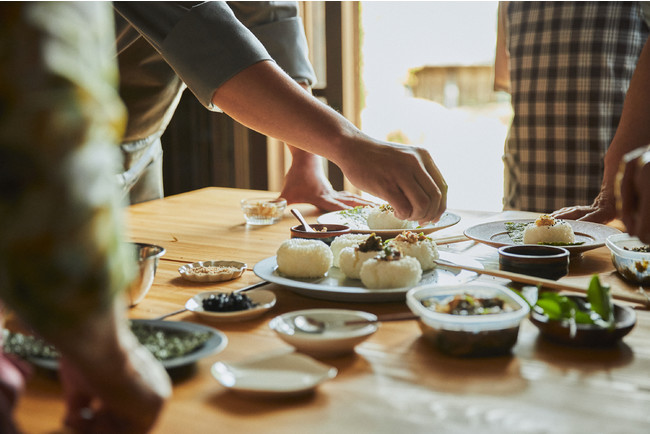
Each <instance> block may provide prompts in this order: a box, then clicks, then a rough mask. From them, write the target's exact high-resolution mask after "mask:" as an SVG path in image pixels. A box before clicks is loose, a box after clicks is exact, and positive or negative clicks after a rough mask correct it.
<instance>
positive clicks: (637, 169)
mask: <svg viewBox="0 0 650 434" xmlns="http://www.w3.org/2000/svg"><path fill="white" fill-rule="evenodd" d="M618 179H619V187H618V189H617V190H618V191H620V214H621V218H622V220H623V223H624V224H625V227H626V229H627V231H628V233H629V234H630V235H636V236H638V237H639V239H640V240H641V241H643V242H644V243H650V146H647V147H644V148H640V149H637V150H635V151H632V152H629V153H628V154H626V155H625V156H624V157H623V162H622V163H621V169H620V171H619V178H618Z"/></svg>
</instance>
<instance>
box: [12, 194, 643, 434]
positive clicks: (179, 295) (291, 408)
mask: <svg viewBox="0 0 650 434" xmlns="http://www.w3.org/2000/svg"><path fill="white" fill-rule="evenodd" d="M267 194H268V193H267ZM257 195H260V192H256V191H250V190H238V189H220V188H208V189H203V190H198V191H195V192H191V193H186V194H181V195H177V196H172V197H168V198H166V199H163V200H159V201H153V202H148V203H144V204H139V205H135V206H132V207H130V208H129V209H128V219H129V227H130V232H129V234H130V236H131V237H132V239H133V240H134V241H141V242H148V243H154V244H158V245H161V246H164V247H165V248H166V249H167V253H166V254H165V256H164V257H163V258H162V260H161V262H160V266H159V269H158V273H157V275H156V279H155V282H154V284H153V287H152V289H151V291H150V293H149V294H148V295H147V297H146V298H145V299H144V301H142V302H141V303H140V304H139V305H138V306H136V307H135V308H132V309H131V311H130V316H131V317H133V318H153V317H155V316H157V315H161V314H163V313H166V312H170V311H173V310H176V309H178V308H179V307H182V306H183V305H184V303H185V301H186V300H187V299H188V298H190V297H191V296H192V295H194V294H196V293H198V292H200V291H204V290H215V289H224V290H233V289H237V288H241V287H243V286H245V285H248V284H250V283H254V282H257V281H259V279H258V278H257V277H256V276H255V275H254V274H253V272H250V271H249V272H246V273H244V276H243V277H242V278H240V279H238V280H235V281H230V282H225V283H221V284H215V285H209V284H208V285H205V284H192V283H188V282H185V281H183V280H181V278H180V276H179V274H178V271H177V270H178V267H179V266H180V265H182V264H185V263H189V262H195V261H199V260H207V259H232V260H238V261H243V262H246V263H247V264H249V266H250V267H251V268H252V266H253V265H254V264H255V263H256V262H258V261H260V260H261V259H264V258H267V257H269V256H273V255H274V254H275V252H276V250H277V248H278V246H279V244H280V242H281V241H283V240H284V239H287V238H288V237H289V227H290V226H292V225H295V224H296V221H295V219H294V218H293V217H292V216H291V214H290V213H288V212H287V213H286V214H285V217H284V220H283V221H281V222H280V223H278V224H275V225H273V226H266V227H248V226H246V225H245V224H244V219H243V215H242V213H241V211H240V209H239V200H240V199H242V198H244V197H253V196H257ZM298 208H299V209H300V210H301V211H302V212H303V214H305V215H306V216H307V219H308V221H310V222H313V221H315V220H316V216H317V214H316V212H315V210H314V208H313V207H310V206H306V205H305V206H299V207H298ZM455 212H457V213H458V214H460V215H461V216H462V220H461V222H460V223H459V224H458V225H456V226H454V227H451V228H448V229H445V230H443V231H440V232H438V233H436V234H435V236H436V237H437V236H444V235H453V234H460V233H462V231H463V230H464V229H465V228H467V227H469V226H472V225H474V224H477V223H480V222H485V221H490V220H504V219H514V218H522V217H523V218H526V217H530V216H531V214H527V213H518V212H505V213H486V212H467V211H455ZM441 248H442V249H449V250H450V251H453V252H457V253H462V254H466V255H468V256H471V257H474V258H477V259H478V260H480V261H481V262H482V263H483V264H484V265H485V266H486V267H496V263H497V255H496V249H494V248H492V247H489V246H484V245H479V244H475V243H474V242H471V241H468V242H462V243H458V244H451V245H448V246H445V247H441ZM594 272H597V273H599V274H600V275H601V277H602V279H603V280H605V281H606V282H608V283H610V284H612V285H613V287H614V289H615V291H624V292H625V291H627V292H630V293H631V292H632V291H633V289H634V288H631V287H628V286H627V285H626V284H624V283H623V281H622V280H621V279H619V278H618V276H617V275H616V273H615V271H614V269H613V266H612V264H611V261H610V259H609V252H608V250H607V248H605V247H602V248H598V249H595V250H592V251H589V252H586V253H585V254H584V255H583V257H582V258H581V259H580V260H576V261H572V264H571V270H570V275H569V276H567V277H566V278H564V279H563V280H565V281H570V282H575V283H581V282H587V281H588V279H589V277H590V276H591V274H592V273H594ZM481 279H491V280H494V279H495V278H491V277H481ZM497 280H498V279H497ZM267 288H269V289H271V290H273V291H274V292H275V293H276V295H277V299H278V302H277V305H276V306H275V308H274V309H273V310H272V311H270V312H268V313H267V314H266V315H265V316H264V317H262V318H260V319H257V320H251V321H247V322H239V323H222V324H219V325H218V326H217V327H218V328H219V329H220V330H221V331H223V332H224V333H225V334H226V335H227V337H228V346H227V347H226V349H225V350H224V351H222V352H221V353H219V354H215V355H213V356H209V357H206V358H204V359H202V360H200V361H199V362H198V363H197V364H196V366H195V369H194V371H193V372H192V373H191V374H190V375H188V376H186V377H184V378H180V379H176V380H175V382H174V394H173V398H172V399H171V401H170V402H169V404H168V406H167V408H166V410H165V411H164V413H163V414H162V416H161V418H160V422H159V424H158V425H157V427H156V429H155V432H156V433H208V432H215V433H216V432H218V433H233V432H241V433H283V434H285V433H297V432H301V431H302V432H309V433H348V432H350V433H353V432H356V433H421V432H422V433H424V432H427V433H428V432H447V433H468V432H477V433H517V434H522V433H553V434H560V433H583V432H598V433H647V432H650V313H649V312H648V311H644V310H637V317H638V322H637V325H636V327H635V328H634V330H633V331H632V332H631V333H630V334H629V335H628V336H627V337H626V338H625V339H624V341H623V343H621V344H620V345H619V346H617V347H615V348H610V349H577V348H569V347H565V346H558V345H556V344H552V343H549V342H547V341H545V340H543V339H542V338H540V337H539V336H538V332H537V329H536V328H535V327H534V326H533V325H532V324H531V323H530V322H529V321H528V320H525V321H524V322H523V323H522V327H521V330H520V334H519V340H518V343H517V345H516V346H515V347H514V350H513V355H512V356H508V357H494V358H480V359H458V358H451V357H447V356H444V355H441V354H440V353H438V352H437V351H436V350H435V349H434V348H432V347H431V345H430V344H429V343H428V342H426V341H424V340H423V339H421V337H420V331H419V328H418V326H417V324H416V323H415V322H400V323H385V324H382V325H381V327H380V328H379V330H378V332H377V333H375V334H374V335H373V336H371V337H370V339H368V340H367V341H365V342H364V343H362V344H361V345H359V346H357V348H356V353H355V354H354V355H349V356H344V357H339V358H335V359H327V360H324V361H325V362H326V363H328V364H331V365H333V366H335V367H336V368H338V370H339V373H338V376H337V377H336V378H335V379H333V380H332V381H328V382H326V383H324V384H322V385H321V386H320V387H319V388H318V389H317V390H316V392H315V393H314V394H311V395H308V396H303V397H300V398H293V399H274V400H269V399H266V400H265V399H250V398H245V397H242V396H239V395H237V394H235V393H232V392H231V391H228V390H226V389H225V388H224V387H223V386H221V384H219V383H218V382H217V381H216V380H215V379H214V378H213V377H212V376H211V374H210V367H211V365H212V364H213V363H215V362H216V361H231V362H233V361H240V360H244V359H246V358H249V357H251V356H256V355H259V354H262V353H265V352H271V351H275V350H278V349H281V348H286V347H287V345H286V344H285V343H284V342H283V341H281V340H280V339H279V338H277V337H276V336H275V334H274V332H273V331H271V330H270V329H269V327H268V322H269V320H270V319H271V318H273V317H274V316H276V315H279V314H281V313H285V312H288V311H292V310H297V309H305V308H317V307H333V308H354V309H361V310H366V311H369V312H372V313H374V314H384V313H390V312H402V311H407V308H406V307H405V305H404V303H402V302H392V303H342V302H333V301H322V300H317V299H311V298H307V297H304V296H301V295H298V294H295V293H293V292H291V291H290V290H289V289H287V288H283V287H279V286H277V285H274V284H271V285H269V286H268V287H267ZM170 320H182V321H194V322H200V320H199V319H197V317H195V316H194V315H192V314H191V313H184V314H181V315H178V316H176V317H172V318H171V319H170ZM62 415H63V402H62V400H61V389H60V385H59V383H58V382H57V380H56V379H55V378H53V377H52V376H51V375H48V374H47V373H45V372H40V371H37V372H36V374H35V376H34V377H33V378H32V379H31V380H30V382H29V385H28V389H27V392H26V394H25V396H23V398H22V400H21V401H20V404H19V406H18V409H17V415H16V416H17V420H18V423H19V425H20V427H21V428H22V429H23V430H24V431H25V432H26V433H52V432H61V430H62V429H61V418H62Z"/></svg>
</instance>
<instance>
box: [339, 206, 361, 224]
mask: <svg viewBox="0 0 650 434" xmlns="http://www.w3.org/2000/svg"><path fill="white" fill-rule="evenodd" d="M339 215H340V216H341V217H343V218H344V219H345V224H347V225H348V226H349V225H351V224H353V225H359V224H361V225H367V224H368V222H367V220H366V207H365V206H362V205H359V206H355V207H354V208H350V209H344V210H342V211H339Z"/></svg>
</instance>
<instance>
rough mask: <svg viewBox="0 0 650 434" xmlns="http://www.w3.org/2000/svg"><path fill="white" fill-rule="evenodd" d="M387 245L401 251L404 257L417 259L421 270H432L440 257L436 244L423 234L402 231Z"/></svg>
mask: <svg viewBox="0 0 650 434" xmlns="http://www.w3.org/2000/svg"><path fill="white" fill-rule="evenodd" d="M389 245H390V246H392V247H395V248H397V249H399V250H401V251H402V253H403V254H404V255H406V256H412V257H414V258H415V259H417V260H418V262H420V266H421V267H422V270H430V269H432V268H434V267H435V266H436V263H435V260H436V259H438V258H439V257H440V255H439V253H438V246H437V245H436V242H435V241H433V240H432V239H431V238H429V237H427V236H426V235H424V234H423V233H419V234H417V233H415V232H411V231H404V232H402V233H401V234H399V235H398V236H396V237H395V238H393V239H392V240H391V241H390V243H389Z"/></svg>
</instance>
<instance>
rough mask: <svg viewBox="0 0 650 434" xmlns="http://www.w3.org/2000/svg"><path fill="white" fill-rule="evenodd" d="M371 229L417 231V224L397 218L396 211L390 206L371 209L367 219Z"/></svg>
mask: <svg viewBox="0 0 650 434" xmlns="http://www.w3.org/2000/svg"><path fill="white" fill-rule="evenodd" d="M366 222H367V224H368V228H370V229H415V228H416V227H417V226H418V224H417V222H411V221H408V220H401V219H398V218H397V217H395V210H394V209H393V207H392V206H390V205H388V204H384V205H380V206H375V207H371V208H370V210H369V211H368V215H367V217H366Z"/></svg>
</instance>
